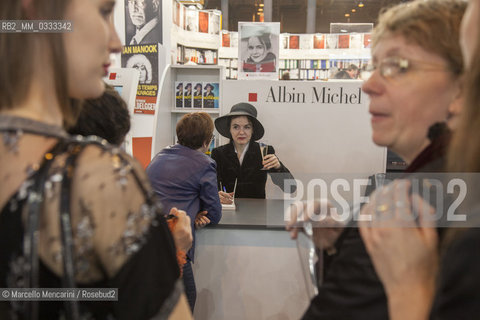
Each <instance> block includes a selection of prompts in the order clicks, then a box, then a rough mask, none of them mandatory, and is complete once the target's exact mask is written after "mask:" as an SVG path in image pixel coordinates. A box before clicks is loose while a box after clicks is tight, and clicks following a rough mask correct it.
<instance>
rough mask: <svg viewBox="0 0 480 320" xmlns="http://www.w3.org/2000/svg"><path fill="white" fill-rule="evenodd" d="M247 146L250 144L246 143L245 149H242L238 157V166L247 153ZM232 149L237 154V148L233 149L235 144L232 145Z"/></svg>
mask: <svg viewBox="0 0 480 320" xmlns="http://www.w3.org/2000/svg"><path fill="white" fill-rule="evenodd" d="M249 146H250V142H249V143H247V145H246V146H245V149H243V152H242V154H241V155H240V159H238V161H239V162H240V165H242V162H243V158H245V154H246V153H247V150H248V147H249ZM233 149H234V150H235V153H236V154H238V152H237V148H236V147H235V144H233Z"/></svg>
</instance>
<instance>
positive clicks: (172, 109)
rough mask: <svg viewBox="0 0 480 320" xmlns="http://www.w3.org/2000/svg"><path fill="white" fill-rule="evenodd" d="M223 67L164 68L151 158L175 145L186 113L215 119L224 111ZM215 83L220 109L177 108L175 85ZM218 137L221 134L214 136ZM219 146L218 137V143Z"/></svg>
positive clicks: (177, 66) (182, 66)
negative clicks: (194, 113)
mask: <svg viewBox="0 0 480 320" xmlns="http://www.w3.org/2000/svg"><path fill="white" fill-rule="evenodd" d="M223 80H225V77H224V68H223V67H222V66H218V65H212V66H209V65H204V66H186V65H169V66H167V68H166V69H165V71H164V73H163V75H162V78H161V81H160V86H159V98H158V102H157V108H156V110H157V111H156V112H155V120H154V128H153V141H152V157H154V156H155V155H156V154H157V153H158V152H159V151H160V150H161V149H162V148H164V147H166V146H168V145H171V144H174V143H175V142H176V141H175V127H176V125H177V122H178V121H179V120H180V118H181V117H183V115H184V114H186V113H190V112H198V111H202V112H206V113H208V114H210V116H211V117H212V119H213V120H215V119H216V118H217V117H218V116H219V115H220V112H221V107H222V96H223V93H222V90H223ZM180 81H183V82H202V83H204V82H212V83H218V84H219V95H218V102H219V103H218V104H219V108H216V109H206V108H176V103H175V83H176V82H180ZM215 136H216V137H218V134H215ZM215 145H218V138H217V139H216V141H215Z"/></svg>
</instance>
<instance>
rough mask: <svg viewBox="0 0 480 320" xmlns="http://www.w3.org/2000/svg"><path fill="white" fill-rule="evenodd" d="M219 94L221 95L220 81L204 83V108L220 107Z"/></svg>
mask: <svg viewBox="0 0 480 320" xmlns="http://www.w3.org/2000/svg"><path fill="white" fill-rule="evenodd" d="M219 96H220V87H219V84H218V82H204V83H203V108H205V109H214V108H218V107H219V103H218V97H219Z"/></svg>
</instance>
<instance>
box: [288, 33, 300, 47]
mask: <svg viewBox="0 0 480 320" xmlns="http://www.w3.org/2000/svg"><path fill="white" fill-rule="evenodd" d="M299 40H300V39H299V36H290V41H289V48H290V49H298V48H299V42H300V41H299Z"/></svg>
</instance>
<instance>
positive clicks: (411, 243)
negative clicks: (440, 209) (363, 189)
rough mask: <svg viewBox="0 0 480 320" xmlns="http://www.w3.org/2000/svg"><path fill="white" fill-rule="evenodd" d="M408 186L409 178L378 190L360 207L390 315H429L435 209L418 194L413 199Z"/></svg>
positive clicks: (362, 228) (435, 254)
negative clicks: (369, 219)
mask: <svg viewBox="0 0 480 320" xmlns="http://www.w3.org/2000/svg"><path fill="white" fill-rule="evenodd" d="M409 189H410V182H409V181H406V180H401V181H395V182H393V183H391V184H390V185H389V186H387V187H386V188H383V189H380V190H379V191H377V192H375V193H374V194H373V195H372V196H371V198H370V202H369V203H368V204H366V205H365V206H364V207H363V208H362V211H361V216H363V217H364V218H367V217H368V216H371V222H369V221H361V222H360V223H359V225H360V234H361V236H362V238H363V241H364V243H365V246H366V248H367V251H368V253H369V254H370V257H371V258H372V260H373V264H374V266H375V270H376V271H377V274H378V276H379V277H380V279H381V280H382V282H383V285H384V286H385V291H386V293H387V296H388V303H389V312H390V318H391V319H407V318H408V319H427V318H428V314H429V311H430V307H431V305H432V301H433V295H434V291H435V277H436V273H437V270H438V249H437V244H438V235H437V231H436V229H435V222H434V221H433V213H434V210H433V208H432V207H430V205H429V204H428V203H426V202H425V201H424V200H423V199H422V198H421V197H420V196H418V195H416V194H415V195H413V196H412V198H411V199H410V197H409ZM411 208H413V211H414V212H415V213H418V216H419V217H418V218H419V219H418V223H417V222H416V220H415V216H414V213H413V212H412V209H411Z"/></svg>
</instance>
